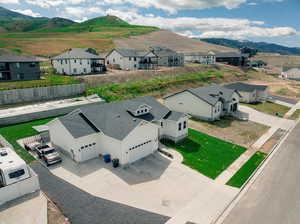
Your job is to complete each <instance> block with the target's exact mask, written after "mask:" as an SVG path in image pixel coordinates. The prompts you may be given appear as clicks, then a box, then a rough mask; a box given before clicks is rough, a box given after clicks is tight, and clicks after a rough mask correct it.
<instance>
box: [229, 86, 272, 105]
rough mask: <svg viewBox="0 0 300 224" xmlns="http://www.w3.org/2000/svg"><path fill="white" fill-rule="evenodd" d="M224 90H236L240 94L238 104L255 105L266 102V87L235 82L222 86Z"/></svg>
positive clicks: (267, 95)
mask: <svg viewBox="0 0 300 224" xmlns="http://www.w3.org/2000/svg"><path fill="white" fill-rule="evenodd" d="M224 87H225V88H228V89H232V90H237V91H238V92H239V93H240V95H241V96H240V102H243V103H257V102H263V101H266V100H268V98H269V93H268V86H266V85H252V84H247V83H242V82H236V83H232V84H228V85H225V86H224Z"/></svg>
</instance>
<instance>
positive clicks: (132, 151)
mask: <svg viewBox="0 0 300 224" xmlns="http://www.w3.org/2000/svg"><path fill="white" fill-rule="evenodd" d="M154 148H155V147H154V140H149V141H146V142H143V143H141V144H139V145H136V146H133V147H131V148H129V150H128V161H129V163H133V162H135V161H137V160H139V159H141V158H143V157H146V156H148V155H150V154H151V153H153V149H154Z"/></svg>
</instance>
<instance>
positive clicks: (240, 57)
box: [216, 52, 249, 66]
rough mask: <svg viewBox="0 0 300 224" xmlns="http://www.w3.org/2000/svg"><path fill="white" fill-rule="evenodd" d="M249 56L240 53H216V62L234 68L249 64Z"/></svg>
mask: <svg viewBox="0 0 300 224" xmlns="http://www.w3.org/2000/svg"><path fill="white" fill-rule="evenodd" d="M248 57H249V56H248V55H247V54H241V53H238V52H219V53H216V61H217V62H220V63H224V64H227V65H233V66H245V65H247V64H248Z"/></svg>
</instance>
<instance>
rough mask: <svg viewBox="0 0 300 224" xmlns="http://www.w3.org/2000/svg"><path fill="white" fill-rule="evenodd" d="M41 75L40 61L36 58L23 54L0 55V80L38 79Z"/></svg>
mask: <svg viewBox="0 0 300 224" xmlns="http://www.w3.org/2000/svg"><path fill="white" fill-rule="evenodd" d="M40 77H41V70H40V62H39V61H38V60H37V59H36V58H34V57H30V56H23V55H22V56H21V55H7V54H5V55H0V81H24V80H37V79H40Z"/></svg>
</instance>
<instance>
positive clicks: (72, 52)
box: [51, 48, 102, 60]
mask: <svg viewBox="0 0 300 224" xmlns="http://www.w3.org/2000/svg"><path fill="white" fill-rule="evenodd" d="M51 59H52V60H58V59H102V58H101V57H100V56H99V55H98V54H97V53H96V52H95V51H94V50H93V49H91V48H72V49H69V50H67V51H65V52H63V53H62V54H60V55H57V56H55V57H52V58H51Z"/></svg>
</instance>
